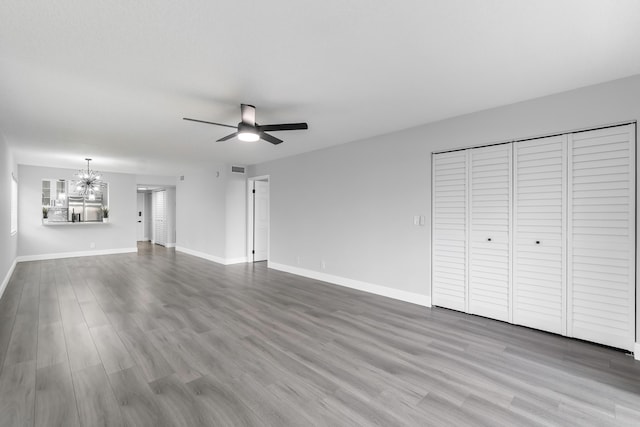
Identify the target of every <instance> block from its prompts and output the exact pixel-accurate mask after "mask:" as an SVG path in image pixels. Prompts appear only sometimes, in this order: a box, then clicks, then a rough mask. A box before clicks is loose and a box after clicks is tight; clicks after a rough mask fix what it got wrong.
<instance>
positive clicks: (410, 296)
mask: <svg viewBox="0 0 640 427" xmlns="http://www.w3.org/2000/svg"><path fill="white" fill-rule="evenodd" d="M267 266H268V267H269V268H271V269H273V270H279V271H284V272H286V273H291V274H296V275H298V276H303V277H308V278H310V279H316V280H321V281H323V282H328V283H332V284H334V285H339V286H344V287H346V288H351V289H357V290H359V291H364V292H369V293H371V294H375V295H380V296H383V297H387V298H393V299H397V300H400V301H405V302H409V303H412V304H417V305H421V306H424V307H431V297H430V296H429V295H422V294H416V293H414V292H408V291H402V290H400V289H393V288H388V287H386V286H380V285H374V284H372V283H367V282H361V281H359V280H354V279H348V278H346V277H340V276H334V275H332V274H326V273H321V272H318V271H313V270H307V269H305V268H299V267H293V266H290V265H285V264H278V263H275V262H270V261H269V262H268V263H267Z"/></svg>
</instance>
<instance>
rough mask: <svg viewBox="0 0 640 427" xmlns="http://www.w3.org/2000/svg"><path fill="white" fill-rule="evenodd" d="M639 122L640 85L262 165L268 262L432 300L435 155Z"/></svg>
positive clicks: (254, 171) (541, 101)
mask: <svg viewBox="0 0 640 427" xmlns="http://www.w3.org/2000/svg"><path fill="white" fill-rule="evenodd" d="M429 102H437V100H431V101H429ZM638 118H640V75H636V76H633V77H630V78H627V79H621V80H616V81H613V82H608V83H604V84H600V85H595V86H590V87H586V88H582V89H578V90H574V91H570V92H564V93H561V94H556V95H552V96H547V97H543V98H538V99H534V100H530V101H526V102H522V103H518V104H513V105H508V106H504V107H499V108H495V109H491V110H486V111H481V112H477V113H474V114H469V115H465V116H460V117H456V118H452V119H449V120H444V121H441V122H436V123H431V124H427V125H424V126H420V127H416V128H412V129H408V130H405V131H401V132H396V133H392V134H387V135H382V136H378V137H375V138H371V139H367V140H363V141H358V142H353V143H349V144H345V145H340V146H336V147H332V148H328V149H325V150H320V151H316V152H312V153H306V154H302V155H299V156H295V157H290V158H286V159H282V160H277V161H273V162H268V163H264V164H259V165H255V166H253V167H251V168H250V174H251V175H253V176H257V175H270V177H271V178H270V183H271V248H270V249H271V253H270V262H274V263H279V264H285V265H288V266H293V267H300V268H304V269H308V270H313V271H317V272H324V273H327V274H332V275H336V276H340V277H344V278H348V279H354V280H359V281H364V282H368V283H371V284H375V285H381V286H385V287H389V288H394V289H398V290H404V291H410V292H414V293H419V294H423V295H430V293H431V291H430V271H429V260H430V243H429V242H430V238H431V230H430V227H429V224H430V221H431V217H430V212H431V191H430V190H431V160H430V158H431V153H432V152H433V151H438V150H446V149H451V148H461V147H468V146H474V145H482V144H490V143H495V142H503V141H511V140H515V139H521V138H527V137H533V136H539V135H544V134H553V133H561V132H566V131H570V130H577V129H583V128H589V127H595V126H599V125H606V124H611V123H618V122H622V121H629V120H638ZM311 126H313V123H311ZM414 215H425V216H426V226H425V227H416V226H414V225H412V224H413V216H414ZM298 257H300V264H298V263H297V260H298ZM322 259H324V260H325V261H326V269H325V270H322V269H321V261H322ZM638 294H639V293H638V292H636V295H637V296H638V298H639V300H640V295H638ZM639 304H640V303H639ZM638 319H639V323H638V330H639V331H640V318H638Z"/></svg>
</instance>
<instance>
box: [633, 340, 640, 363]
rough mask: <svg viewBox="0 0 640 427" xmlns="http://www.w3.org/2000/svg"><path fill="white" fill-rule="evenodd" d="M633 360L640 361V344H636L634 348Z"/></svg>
mask: <svg viewBox="0 0 640 427" xmlns="http://www.w3.org/2000/svg"><path fill="white" fill-rule="evenodd" d="M633 358H634V359H636V360H640V342H637V343H635V345H634V346H633Z"/></svg>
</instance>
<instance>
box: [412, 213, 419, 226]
mask: <svg viewBox="0 0 640 427" xmlns="http://www.w3.org/2000/svg"><path fill="white" fill-rule="evenodd" d="M413 225H420V216H418V215H414V217H413Z"/></svg>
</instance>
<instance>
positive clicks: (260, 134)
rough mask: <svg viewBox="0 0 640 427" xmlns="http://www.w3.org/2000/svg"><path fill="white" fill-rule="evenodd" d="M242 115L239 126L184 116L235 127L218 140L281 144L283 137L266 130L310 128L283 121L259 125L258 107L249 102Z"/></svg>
mask: <svg viewBox="0 0 640 427" xmlns="http://www.w3.org/2000/svg"><path fill="white" fill-rule="evenodd" d="M240 115H241V117H242V121H241V122H240V123H238V126H232V125H227V124H223V123H215V122H208V121H206V120H198V119H190V118H188V117H183V120H189V121H192V122H198V123H206V124H209V125H216V126H224V127H228V128H235V129H236V132H234V133H232V134H229V135H227V136H223V137H222V138H220V139H219V140H218V141H217V142H221V141H226V140H228V139H231V138H235V137H238V139H239V140H240V141H247V142H255V141H257V140H259V139H262V140H263V141H267V142H270V143H271V144H274V145H276V144H280V143H281V142H282V140H281V139H278V138H276V137H275V136H273V135H269V134H268V133H266V132H275V131H283V130H305V129H309V126H308V125H307V124H306V123H281V124H272V125H259V124H258V123H256V107H255V106H253V105H249V104H240Z"/></svg>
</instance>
